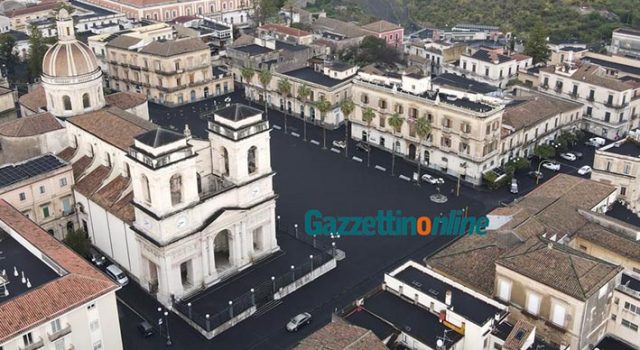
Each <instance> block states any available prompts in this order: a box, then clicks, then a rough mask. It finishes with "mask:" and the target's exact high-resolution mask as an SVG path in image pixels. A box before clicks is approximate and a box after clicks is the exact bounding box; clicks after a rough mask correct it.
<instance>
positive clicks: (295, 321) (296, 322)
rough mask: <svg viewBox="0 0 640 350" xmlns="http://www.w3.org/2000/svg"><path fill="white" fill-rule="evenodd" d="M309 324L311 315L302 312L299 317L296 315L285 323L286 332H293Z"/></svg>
mask: <svg viewBox="0 0 640 350" xmlns="http://www.w3.org/2000/svg"><path fill="white" fill-rule="evenodd" d="M310 322H311V314H310V313H308V312H303V313H301V314H299V315H296V316H295V317H294V318H292V319H291V320H290V321H289V323H287V330H288V331H289V332H295V331H297V330H298V328H300V327H301V326H304V325H307V324H309V323H310Z"/></svg>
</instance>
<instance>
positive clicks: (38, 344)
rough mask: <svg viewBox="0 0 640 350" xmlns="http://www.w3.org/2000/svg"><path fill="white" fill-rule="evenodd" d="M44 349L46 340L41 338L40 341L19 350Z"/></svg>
mask: <svg viewBox="0 0 640 350" xmlns="http://www.w3.org/2000/svg"><path fill="white" fill-rule="evenodd" d="M43 347H44V340H42V338H40V339H39V340H38V341H35V342H31V344H29V345H24V346H19V347H18V349H19V350H36V349H41V348H43Z"/></svg>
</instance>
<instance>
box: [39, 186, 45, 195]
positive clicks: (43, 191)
mask: <svg viewBox="0 0 640 350" xmlns="http://www.w3.org/2000/svg"><path fill="white" fill-rule="evenodd" d="M45 192H46V191H45V189H44V186H40V194H44V193H45Z"/></svg>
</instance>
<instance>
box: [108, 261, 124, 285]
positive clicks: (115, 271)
mask: <svg viewBox="0 0 640 350" xmlns="http://www.w3.org/2000/svg"><path fill="white" fill-rule="evenodd" d="M106 271H107V275H109V277H111V278H112V279H113V280H114V281H116V283H118V284H119V285H121V286H126V285H127V283H129V277H127V275H125V273H124V272H123V271H122V270H121V269H120V268H119V267H118V266H116V265H114V264H111V265H109V266H107V269H106Z"/></svg>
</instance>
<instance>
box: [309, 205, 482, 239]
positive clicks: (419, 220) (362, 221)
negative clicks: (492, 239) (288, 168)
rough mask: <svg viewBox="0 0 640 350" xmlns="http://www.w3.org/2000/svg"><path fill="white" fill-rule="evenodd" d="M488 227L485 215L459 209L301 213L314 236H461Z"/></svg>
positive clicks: (479, 231)
mask: <svg viewBox="0 0 640 350" xmlns="http://www.w3.org/2000/svg"><path fill="white" fill-rule="evenodd" d="M487 226H489V218H488V217H486V216H479V217H476V216H465V215H464V212H463V211H462V210H451V211H450V212H449V215H442V214H440V216H435V217H433V218H432V217H429V216H418V217H415V216H404V215H402V211H401V210H377V211H376V214H375V215H374V216H329V215H326V216H325V215H322V212H320V211H319V210H317V209H310V210H308V211H307V212H306V214H305V216H304V228H305V231H306V232H307V234H309V235H313V236H321V235H330V234H340V235H343V236H374V235H380V236H429V235H439V236H460V235H467V234H468V235H473V234H476V235H485V234H486V233H487V231H486V228H487Z"/></svg>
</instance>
